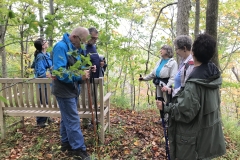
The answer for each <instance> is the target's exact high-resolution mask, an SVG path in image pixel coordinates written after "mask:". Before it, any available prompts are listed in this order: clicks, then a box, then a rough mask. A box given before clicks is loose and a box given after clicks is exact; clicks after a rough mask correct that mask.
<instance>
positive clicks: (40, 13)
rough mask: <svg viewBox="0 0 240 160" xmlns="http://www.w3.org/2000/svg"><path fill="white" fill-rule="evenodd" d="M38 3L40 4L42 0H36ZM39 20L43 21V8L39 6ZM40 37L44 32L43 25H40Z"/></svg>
mask: <svg viewBox="0 0 240 160" xmlns="http://www.w3.org/2000/svg"><path fill="white" fill-rule="evenodd" d="M38 4H40V5H42V0H38ZM39 21H40V23H42V22H43V9H42V8H39ZM40 37H42V38H43V37H44V32H43V25H40Z"/></svg>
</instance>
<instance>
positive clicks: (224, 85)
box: [222, 81, 240, 88]
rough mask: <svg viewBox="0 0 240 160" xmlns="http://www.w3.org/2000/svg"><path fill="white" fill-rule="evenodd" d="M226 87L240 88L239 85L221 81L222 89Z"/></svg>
mask: <svg viewBox="0 0 240 160" xmlns="http://www.w3.org/2000/svg"><path fill="white" fill-rule="evenodd" d="M227 87H234V88H240V83H235V82H228V81H223V83H222V88H227Z"/></svg>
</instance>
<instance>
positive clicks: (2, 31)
mask: <svg viewBox="0 0 240 160" xmlns="http://www.w3.org/2000/svg"><path fill="white" fill-rule="evenodd" d="M4 7H6V6H2V5H0V9H1V8H4ZM9 9H11V6H10V7H9ZM0 17H1V18H0V19H2V21H0V44H1V45H2V46H4V43H5V35H6V30H7V25H8V17H7V18H6V19H5V18H4V17H5V16H4V15H3V14H1V12H0ZM4 19H5V20H4ZM0 55H1V58H2V75H1V76H2V77H3V78H6V77H7V62H6V51H5V47H1V48H0Z"/></svg>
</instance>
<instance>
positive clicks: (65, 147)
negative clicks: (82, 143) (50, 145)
mask: <svg viewBox="0 0 240 160" xmlns="http://www.w3.org/2000/svg"><path fill="white" fill-rule="evenodd" d="M61 151H62V152H66V151H68V152H70V151H72V147H71V145H70V144H69V142H65V143H61Z"/></svg>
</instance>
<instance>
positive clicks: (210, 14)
mask: <svg viewBox="0 0 240 160" xmlns="http://www.w3.org/2000/svg"><path fill="white" fill-rule="evenodd" d="M218 3H219V0H208V1H207V12H206V33H208V34H210V35H212V36H213V37H214V39H215V40H216V41H217V21H218ZM216 47H217V46H216ZM212 61H213V63H215V65H216V66H217V67H218V68H219V59H218V50H217V49H216V52H215V54H214V56H213V58H212Z"/></svg>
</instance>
